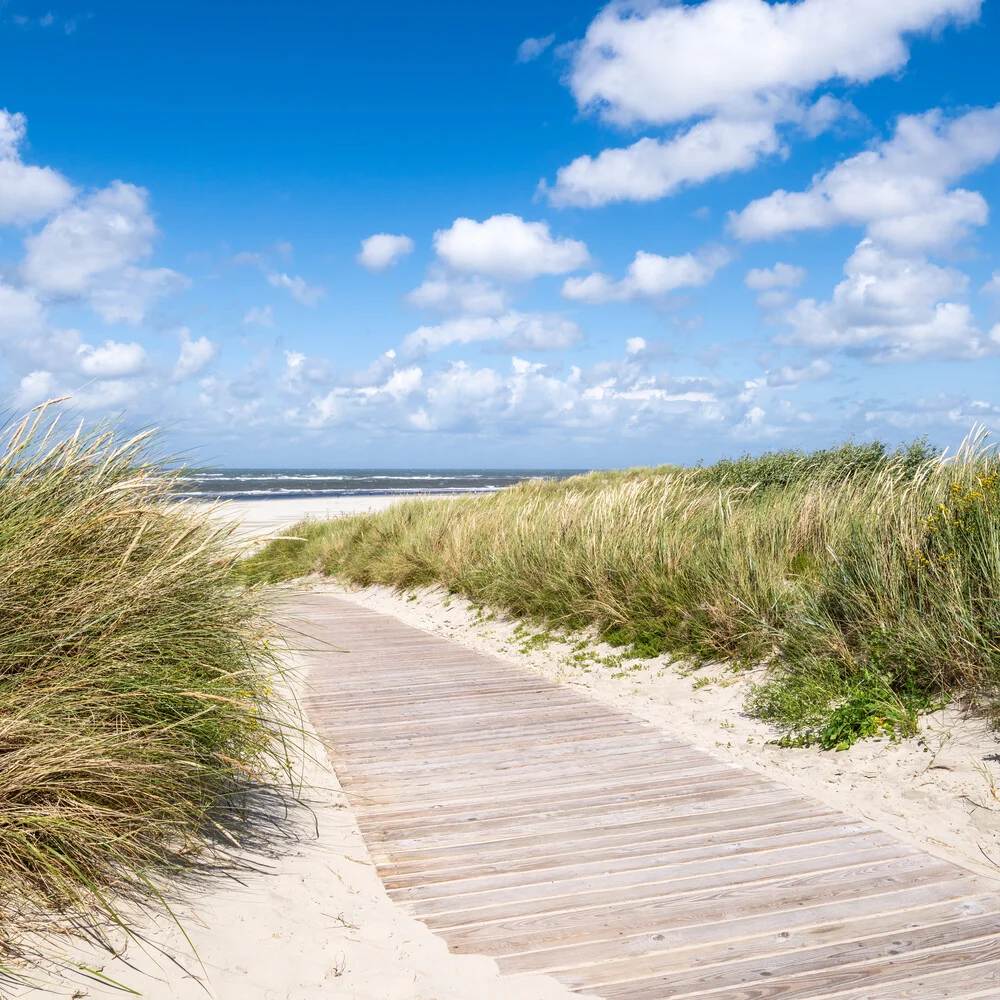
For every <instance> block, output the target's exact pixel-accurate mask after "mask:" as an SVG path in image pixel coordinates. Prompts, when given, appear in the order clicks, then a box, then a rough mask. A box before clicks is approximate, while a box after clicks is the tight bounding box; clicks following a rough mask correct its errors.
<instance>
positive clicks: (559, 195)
mask: <svg viewBox="0 0 1000 1000" xmlns="http://www.w3.org/2000/svg"><path fill="white" fill-rule="evenodd" d="M779 147H780V142H779V139H778V133H777V130H776V129H775V126H774V123H773V122H771V121H762V120H757V121H755V120H750V121H739V120H733V119H724V118H713V119H710V120H708V121H703V122H698V124H696V125H693V126H692V127H691V128H689V129H687V130H686V131H683V132H680V133H679V134H677V135H676V136H674V137H673V138H670V139H650V138H645V139H640V140H639V141H638V142H635V143H633V144H632V145H631V146H627V147H625V148H624V149H605V150H604V151H603V152H602V153H599V154H598V155H597V156H579V157H577V158H576V159H575V160H573V162H572V163H570V164H568V165H567V166H565V167H560V168H559V170H558V172H557V173H556V183H555V185H554V187H553V188H552V189H551V191H549V192H548V195H549V201H551V202H552V204H553V205H556V206H560V207H561V206H566V205H577V206H580V207H583V208H596V207H598V206H600V205H607V204H609V203H611V202H618V201H655V200H656V199H657V198H663V197H665V196H666V195H669V194H673V193H674V192H675V191H677V190H679V189H680V188H681V187H683V186H685V185H688V184H699V183H701V182H703V181H707V180H709V179H710V178H712V177H718V176H720V175H722V174H728V173H732V172H733V171H736V170H748V169H750V168H751V167H752V166H754V165H755V164H756V163H757V161H758V160H759V159H760V158H761V156H764V155H767V154H769V153H775V152H777V151H778V149H779ZM541 190H543V191H545V190H547V187H546V185H545V183H544V182H543V183H542V185H541Z"/></svg>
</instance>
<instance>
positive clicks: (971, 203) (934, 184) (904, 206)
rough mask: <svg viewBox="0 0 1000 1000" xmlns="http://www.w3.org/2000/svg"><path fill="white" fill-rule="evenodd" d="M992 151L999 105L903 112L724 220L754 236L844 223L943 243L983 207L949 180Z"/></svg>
mask: <svg viewBox="0 0 1000 1000" xmlns="http://www.w3.org/2000/svg"><path fill="white" fill-rule="evenodd" d="M998 156H1000V105H998V106H997V107H994V108H988V109H976V110H974V111H969V112H967V113H966V114H964V115H961V116H959V117H957V118H952V119H949V118H946V117H945V116H944V115H943V114H942V113H941V112H940V111H937V110H934V111H929V112H927V113H926V114H922V115H904V116H903V117H901V118H900V119H899V121H898V122H897V124H896V130H895V134H894V135H893V136H892V138H891V139H889V140H888V141H886V142H883V143H881V144H879V145H878V146H877V147H875V148H874V149H871V150H866V151H865V152H863V153H859V154H858V155H857V156H852V157H850V158H849V159H846V160H843V161H842V162H841V163H838V164H837V165H836V166H835V167H833V168H832V169H831V170H828V171H826V172H824V173H822V174H819V175H817V176H816V177H814V178H813V181H812V184H810V186H809V187H808V188H807V189H806V190H805V191H785V190H778V191H775V192H774V193H773V194H770V195H768V196H767V197H766V198H760V199H758V200H757V201H753V202H751V203H750V204H749V205H747V207H746V208H744V209H743V211H742V212H739V213H735V214H733V215H732V216H731V219H730V228H731V229H732V231H733V233H734V234H735V235H736V236H737V237H739V238H740V239H744V240H755V239H770V238H772V237H775V236H780V235H783V234H785V233H791V232H797V231H801V230H806V229H826V228H829V227H832V226H836V225H843V224H849V225H857V226H865V227H866V228H867V233H868V235H869V236H871V237H872V238H873V239H875V240H877V241H878V242H879V243H881V244H883V245H885V246H892V247H895V248H898V249H900V250H903V251H914V250H924V249H930V248H933V247H942V246H949V245H951V244H954V243H955V242H957V241H958V240H960V239H961V238H962V237H963V236H965V235H966V234H967V233H968V232H969V230H970V229H971V228H972V227H974V226H982V225H984V224H985V223H986V220H987V217H988V214H989V209H988V207H987V205H986V201H985V200H984V198H983V197H982V195H980V194H979V193H978V192H976V191H967V190H965V189H963V188H951V187H950V185H952V184H953V183H954V182H955V181H957V180H958V179H959V178H961V177H963V176H964V175H965V174H968V173H970V172H971V171H973V170H975V169H977V168H978V167H982V166H984V165H986V164H988V163H992V162H993V161H994V160H995V159H996V158H997V157H998Z"/></svg>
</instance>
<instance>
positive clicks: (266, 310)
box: [243, 306, 274, 326]
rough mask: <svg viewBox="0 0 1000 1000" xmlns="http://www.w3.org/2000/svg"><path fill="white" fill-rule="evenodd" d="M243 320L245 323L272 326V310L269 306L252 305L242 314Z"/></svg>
mask: <svg viewBox="0 0 1000 1000" xmlns="http://www.w3.org/2000/svg"><path fill="white" fill-rule="evenodd" d="M243 322H244V324H247V325H249V324H251V323H255V324H256V325H257V326H274V311H273V310H272V309H271V307H270V306H263V307H262V306H252V307H251V308H250V309H248V310H247V311H246V312H245V313H244V314H243Z"/></svg>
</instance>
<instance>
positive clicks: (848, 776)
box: [15, 497, 1000, 1000]
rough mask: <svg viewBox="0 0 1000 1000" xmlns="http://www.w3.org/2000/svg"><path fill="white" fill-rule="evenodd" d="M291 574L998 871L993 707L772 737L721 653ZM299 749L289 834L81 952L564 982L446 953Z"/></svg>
mask: <svg viewBox="0 0 1000 1000" xmlns="http://www.w3.org/2000/svg"><path fill="white" fill-rule="evenodd" d="M393 499H394V498H391V497H376V498H370V499H368V498H350V499H349V500H340V501H321V502H317V501H310V500H291V501H289V500H279V501H273V500H265V501H259V502H253V503H246V504H239V505H237V504H231V505H229V506H228V507H226V508H223V509H222V511H220V516H231V515H232V514H233V513H236V512H238V513H239V514H240V516H242V517H243V518H244V521H243V523H244V526H245V530H246V531H248V532H253V534H254V535H266V534H268V533H272V532H274V531H277V530H280V529H282V528H285V527H287V526H289V525H290V524H292V523H294V522H295V521H296V520H299V519H300V518H301V517H303V516H310V517H321V516H343V515H345V514H349V513H354V512H356V511H358V510H364V509H376V508H380V507H385V506H387V505H388V503H390V502H392V501H393ZM288 586H290V587H302V586H305V587H306V588H308V589H310V590H314V591H321V592H322V591H325V592H330V593H335V594H337V595H338V596H341V597H346V598H347V599H349V600H351V601H355V602H357V603H358V604H361V605H364V606H365V607H369V608H373V609H376V610H378V611H381V612H383V613H385V614H389V615H393V616H395V617H397V618H399V619H400V620H402V621H405V622H407V623H409V624H412V625H416V626H418V627H420V628H422V629H425V630H427V631H429V632H432V633H435V634H437V635H441V636H446V637H448V638H449V639H452V640H453V641H455V642H457V643H460V644H462V645H465V646H467V647H468V648H470V649H476V650H479V651H482V652H488V653H492V654H495V655H497V656H499V657H501V658H504V659H506V660H508V661H510V662H512V663H518V664H521V665H523V666H527V667H529V668H530V669H532V670H535V671H538V672H539V673H541V674H543V675H545V676H547V677H551V678H555V679H558V680H559V681H561V682H563V683H566V684H569V685H572V686H573V687H574V688H576V689H578V690H581V691H583V692H585V693H586V694H587V695H589V696H590V697H593V698H595V699H598V700H599V701H603V702H606V703H609V704H613V705H615V706H617V707H620V708H624V709H626V710H628V711H630V712H632V713H634V714H635V715H637V716H639V717H640V718H643V719H646V720H648V721H650V722H652V723H654V724H655V725H658V726H661V727H662V728H663V729H664V730H666V731H669V732H670V733H672V734H674V735H676V736H680V737H682V738H684V739H686V740H688V741H690V742H691V743H693V744H695V745H697V746H699V747H701V748H703V749H705V750H706V751H708V752H709V753H711V754H713V755H715V756H716V757H718V758H719V759H721V760H724V761H728V762H731V763H734V764H738V765H740V766H743V767H747V768H751V769H754V770H757V771H760V772H762V773H765V774H767V775H769V776H770V777H773V778H776V779H777V780H780V781H782V782H784V783H786V784H787V785H790V786H792V787H793V788H796V789H800V790H802V791H804V792H807V793H808V794H810V795H812V796H814V797H815V798H817V799H819V800H821V801H822V802H824V803H827V804H829V805H831V806H834V807H836V808H838V809H841V810H843V811H845V812H846V813H848V814H849V815H853V816H859V817H862V818H864V819H866V820H867V821H868V822H870V823H871V824H873V825H874V826H876V827H879V828H881V829H883V830H886V831H888V832H891V833H893V834H894V835H896V836H897V837H899V838H901V839H903V840H905V841H908V842H910V843H912V844H915V845H918V846H920V847H921V848H923V849H925V850H927V851H929V852H930V853H932V854H936V855H939V856H941V857H946V858H948V859H950V860H952V861H955V862H957V863H958V864H960V865H963V866H964V867H966V868H968V869H970V870H972V871H975V872H976V873H978V874H985V875H989V876H994V877H995V876H996V875H997V872H998V869H997V868H996V866H995V865H993V864H992V861H991V859H992V860H996V861H998V862H1000V797H998V792H997V790H996V787H995V785H994V781H996V780H1000V765H998V764H997V761H996V755H997V751H998V744H997V740H996V737H995V736H994V735H993V734H992V733H991V732H990V731H989V730H988V728H987V726H986V725H985V723H983V722H982V721H979V720H975V719H966V718H963V717H962V716H961V714H960V713H959V712H958V711H957V710H956V709H953V708H948V709H944V710H942V711H940V712H937V713H935V714H933V715H930V716H927V717H926V718H925V719H924V720H923V721H922V726H921V733H920V735H919V736H918V737H916V738H913V739H909V740H903V741H899V742H891V741H888V740H884V739H883V740H871V741H867V742H863V743H860V744H858V745H857V746H855V747H853V748H852V749H850V750H848V751H844V752H840V753H836V752H826V753H824V752H820V751H818V750H816V749H782V748H779V747H776V746H774V745H772V744H771V743H769V740H771V739H773V737H774V735H775V733H774V731H773V730H772V729H771V728H770V727H769V726H767V725H765V724H763V723H761V722H759V721H757V720H755V719H752V718H749V717H747V716H745V715H744V714H742V711H741V705H742V702H743V698H744V696H745V694H746V692H747V690H748V687H749V685H750V684H752V683H753V681H754V680H755V677H754V675H753V674H748V673H741V674H735V673H733V672H732V671H730V670H728V669H727V668H726V666H725V665H709V666H705V667H702V668H700V669H698V670H694V671H691V670H685V669H683V667H678V665H671V664H669V663H668V662H667V661H666V660H665V659H663V658H659V659H656V660H634V661H622V660H621V659H620V658H619V656H618V655H617V654H618V653H619V652H620V651H619V650H613V649H611V648H610V647H607V646H603V645H602V644H600V643H599V642H597V641H596V640H595V641H594V643H593V644H592V646H591V648H590V649H589V650H588V651H587V653H586V655H584V656H580V655H579V650H578V649H577V648H576V647H575V645H573V644H570V643H568V642H561V641H559V640H558V639H557V640H549V639H547V638H545V637H542V638H533V636H536V635H537V633H538V630H537V629H535V630H531V629H525V628H524V627H523V626H520V625H519V624H518V623H516V622H512V621H506V620H503V619H502V618H492V617H491V616H486V615H483V614H481V613H480V612H479V611H478V610H477V609H476V608H474V607H472V606H470V605H469V603H468V602H467V601H464V600H462V599H460V598H457V597H455V596H449V595H447V594H446V593H444V592H442V591H440V590H437V589H431V590H424V591H420V592H418V593H415V594H410V593H405V594H400V593H394V592H392V591H391V590H389V589H387V588H382V587H375V588H368V589H365V590H351V589H347V588H344V587H343V586H340V585H338V584H335V583H333V582H330V581H326V580H322V579H318V578H316V579H311V580H308V581H304V582H302V583H298V584H290V585H288ZM578 638H579V637H574V640H573V642H574V644H575V643H576V642H577V641H578ZM294 665H295V664H294V661H293V663H292V666H293V667H294ZM292 677H293V683H294V685H295V688H296V689H297V690H298V691H299V692H301V691H302V690H303V689H304V687H303V685H304V684H305V683H307V682H306V680H305V679H304V678H303V677H302V676H301V672H295V671H293V674H292ZM307 755H311V756H312V758H313V759H312V760H311V761H310V763H309V765H308V767H307V768H306V771H305V774H304V778H305V781H306V783H307V785H308V791H307V792H306V793H305V796H304V799H305V802H304V805H303V806H302V807H300V808H298V809H296V810H295V811H294V814H293V821H292V826H293V831H292V839H291V840H285V841H283V842H282V843H279V844H278V845H276V851H275V852H274V856H272V857H267V858H262V857H260V856H257V855H250V854H247V857H246V860H247V862H248V863H250V864H252V865H253V866H255V867H256V868H257V871H253V872H241V873H239V875H238V877H237V878H226V877H223V878H219V879H218V880H216V881H214V882H213V883H212V884H211V885H210V886H209V887H208V888H206V889H205V890H202V891H199V892H198V893H197V894H194V895H191V896H190V897H188V898H185V899H184V900H183V902H182V903H181V904H180V905H177V906H175V907H174V910H175V914H176V917H177V919H178V921H179V924H180V927H178V924H177V923H174V922H173V921H172V920H171V919H170V918H169V917H166V916H164V917H160V918H158V919H157V920H150V919H149V918H146V917H142V918H140V920H139V926H140V927H141V928H142V933H143V934H144V936H145V937H146V938H147V939H148V941H149V942H150V944H149V945H147V946H145V947H143V946H140V944H139V942H137V941H134V940H133V941H128V940H125V939H122V949H121V953H120V954H119V955H118V956H117V957H115V958H110V957H109V956H108V955H107V954H105V953H92V954H86V953H81V954H77V955H75V956H74V958H75V960H76V961H79V962H81V964H85V965H88V966H89V967H91V968H95V969H98V970H100V972H101V974H102V975H105V976H108V977H110V978H112V979H115V980H117V981H119V982H124V983H125V984H127V985H128V986H129V987H130V988H132V989H135V990H138V991H140V992H141V994H142V995H143V996H146V997H149V998H151V1000H188V998H191V1000H193V998H195V997H205V996H209V997H212V998H217V1000H231V998H234V997H241V998H242V997H247V998H261V1000H265V998H266V1000H310V998H314V997H315V998H317V1000H318V998H320V997H328V996H338V997H339V996H343V997H352V998H359V1000H377V998H387V1000H408V998H414V1000H416V998H426V1000H431V998H436V1000H480V998H485V1000H491V998H496V1000H500V998H505V1000H506V998H514V1000H518V998H523V1000H544V998H549V997H552V998H555V997H562V996H569V995H570V994H569V992H568V991H567V990H565V989H564V988H563V987H562V986H560V985H559V984H558V983H556V982H555V981H554V980H552V979H550V978H548V977H504V976H501V975H500V974H499V972H498V969H497V966H496V964H495V963H494V962H493V961H492V960H491V959H489V958H486V957H476V956H472V957H458V956H454V955H451V954H449V953H448V950H447V948H446V946H445V944H444V942H443V941H442V940H441V939H440V938H438V937H436V936H435V935H433V934H432V933H431V932H430V931H429V930H428V929H427V928H426V927H425V926H424V925H423V924H420V923H418V922H417V921H415V920H413V919H412V918H410V917H409V916H407V915H406V914H405V913H403V912H402V911H401V910H400V909H399V908H398V907H396V906H395V905H394V904H393V903H392V902H391V901H390V900H389V899H388V897H387V895H386V893H385V892H384V890H383V888H382V886H381V883H380V882H379V880H378V878H377V876H376V874H375V870H374V867H373V866H372V863H371V860H370V857H369V855H368V851H367V849H366V846H365V843H364V841H363V839H362V837H361V834H360V832H359V830H358V827H357V824H356V822H355V820H354V817H353V815H352V813H351V811H350V809H349V808H348V806H347V803H346V800H345V797H344V796H343V794H342V792H341V790H340V787H339V785H338V783H337V779H336V776H335V774H334V772H333V770H332V768H330V766H329V761H328V759H327V758H326V755H325V752H324V751H323V749H322V748H321V747H318V746H317V745H316V744H315V742H313V741H312V740H311V737H310V742H309V743H308V745H307ZM181 927H182V928H183V931H182V930H181V929H180V928H181ZM186 937H187V938H189V941H188V940H186V939H185V938H186ZM192 945H193V948H194V952H196V955H197V957H195V954H194V953H193V952H192V947H191V946H192ZM77 989H82V990H84V991H85V992H83V993H81V992H74V991H75V990H77ZM15 995H17V996H19V997H27V996H29V995H35V994H34V993H33V992H32V991H30V990H29V991H25V992H22V993H20V994H15ZM53 995H55V996H61V997H65V998H67V1000H68V998H70V997H73V996H77V997H79V996H87V997H94V998H97V997H99V998H110V997H112V996H120V995H121V993H120V992H119V991H117V990H114V989H111V988H110V987H105V986H101V985H98V984H96V983H95V982H94V981H92V980H91V981H89V982H88V981H86V978H85V977H83V978H81V976H76V977H75V981H74V982H73V984H72V986H71V987H69V988H63V987H57V988H56V989H55V991H54V993H53Z"/></svg>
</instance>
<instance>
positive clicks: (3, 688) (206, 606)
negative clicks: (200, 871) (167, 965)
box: [0, 407, 286, 964]
mask: <svg viewBox="0 0 1000 1000" xmlns="http://www.w3.org/2000/svg"><path fill="white" fill-rule="evenodd" d="M52 414H53V409H52V408H51V407H43V408H41V409H40V410H38V411H35V412H33V413H31V414H29V415H28V416H27V417H25V418H24V419H22V420H18V421H15V422H13V423H10V424H8V425H7V427H6V429H5V432H4V434H3V437H2V439H0V964H2V962H3V951H4V949H6V950H7V952H8V953H11V954H12V953H14V952H15V951H16V948H17V945H18V941H19V933H20V931H21V930H23V928H24V927H25V925H26V924H27V923H30V922H31V920H32V919H33V918H34V917H36V916H37V915H39V914H42V915H44V914H46V913H48V914H52V913H54V912H61V913H63V914H66V915H67V916H68V917H71V918H76V919H83V920H87V919H91V918H92V922H93V925H94V926H99V925H100V923H101V921H105V920H108V919H110V920H114V919H115V915H116V913H117V911H118V908H119V905H120V902H121V901H122V900H148V901H150V902H152V903H153V905H157V904H158V903H159V902H160V900H158V899H157V895H158V893H159V892H160V891H161V887H162V886H164V885H165V884H166V882H165V881H164V879H163V876H165V875H168V874H170V873H174V874H179V873H182V872H184V871H190V870H193V866H195V865H196V864H200V863H202V862H204V861H206V860H211V859H212V858H213V857H218V855H219V852H220V850H221V849H222V847H221V845H224V844H229V843H232V842H233V839H234V838H235V837H237V836H238V835H239V831H240V825H241V823H242V822H243V820H244V819H245V817H246V810H247V809H248V802H249V801H250V797H252V795H253V792H254V789H259V788H262V787H265V786H267V785H268V783H269V782H271V781H272V780H277V779H278V778H279V777H281V769H282V767H284V765H285V760H286V757H285V754H284V752H283V748H282V730H281V726H280V724H278V723H276V722H275V721H273V720H275V719H276V718H277V716H276V714H275V709H274V706H273V705H272V694H271V691H272V683H273V679H274V677H275V673H276V670H277V669H278V665H277V661H276V658H275V655H274V635H273V634H272V627H271V625H270V624H269V622H268V615H267V609H266V607H264V606H263V605H262V604H261V597H260V596H259V595H258V594H256V593H255V592H254V591H253V590H247V589H246V588H243V587H237V586H234V585H233V580H232V576H231V564H232V561H233V553H234V546H233V545H232V543H231V542H230V539H229V534H230V529H229V528H227V527H225V526H220V525H219V524H218V523H217V522H216V521H214V520H213V519H210V518H209V516H208V513H207V510H206V508H205V507H203V506H196V505H191V504H183V503H174V502H171V501H170V493H171V490H172V488H173V484H174V480H175V476H176V474H175V473H172V472H170V471H169V470H168V468H167V467H166V466H165V464H164V462H163V461H162V460H160V459H158V458H157V457H156V456H155V454H154V453H152V452H151V451H150V441H151V440H154V439H153V438H151V436H150V435H140V436H138V437H133V438H131V439H127V440H123V439H121V438H120V437H119V436H118V435H117V434H116V433H115V432H114V430H113V429H110V428H106V427H105V428H98V429H96V430H93V431H90V432H84V431H78V432H74V433H69V432H67V433H63V432H62V431H61V430H60V427H59V424H58V419H57V418H54V417H53V415H52Z"/></svg>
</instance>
